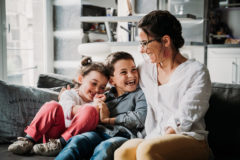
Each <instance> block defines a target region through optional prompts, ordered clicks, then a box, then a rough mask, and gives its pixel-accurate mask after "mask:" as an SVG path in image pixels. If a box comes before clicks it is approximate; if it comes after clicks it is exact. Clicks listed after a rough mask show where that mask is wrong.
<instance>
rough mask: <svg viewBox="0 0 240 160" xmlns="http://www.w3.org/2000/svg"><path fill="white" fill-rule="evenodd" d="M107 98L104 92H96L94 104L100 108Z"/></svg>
mask: <svg viewBox="0 0 240 160" xmlns="http://www.w3.org/2000/svg"><path fill="white" fill-rule="evenodd" d="M105 100H106V96H105V95H104V94H96V95H95V96H94V98H93V105H94V106H95V107H97V108H100V107H101V105H102V103H104V101H105Z"/></svg>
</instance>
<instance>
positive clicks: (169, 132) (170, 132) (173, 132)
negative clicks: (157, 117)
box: [165, 127, 176, 134]
mask: <svg viewBox="0 0 240 160" xmlns="http://www.w3.org/2000/svg"><path fill="white" fill-rule="evenodd" d="M165 134H176V132H175V130H174V129H173V128H172V127H168V128H167V129H166V131H165Z"/></svg>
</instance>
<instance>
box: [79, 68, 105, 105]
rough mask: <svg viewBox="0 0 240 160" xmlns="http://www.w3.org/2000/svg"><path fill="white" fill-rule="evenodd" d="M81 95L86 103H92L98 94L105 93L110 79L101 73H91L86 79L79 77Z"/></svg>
mask: <svg viewBox="0 0 240 160" xmlns="http://www.w3.org/2000/svg"><path fill="white" fill-rule="evenodd" d="M78 82H79V83H80V84H81V86H80V87H79V95H80V97H81V98H82V99H83V100H84V101H85V102H92V101H93V98H94V96H95V95H96V94H102V93H104V90H105V87H106V85H107V83H108V79H107V78H106V77H105V76H104V75H103V74H102V73H100V72H97V71H91V72H89V73H88V74H87V75H85V76H84V77H82V76H79V78H78Z"/></svg>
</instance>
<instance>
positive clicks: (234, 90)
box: [205, 83, 240, 159]
mask: <svg viewBox="0 0 240 160" xmlns="http://www.w3.org/2000/svg"><path fill="white" fill-rule="evenodd" d="M205 121H206V126H207V130H208V131H209V136H208V142H209V145H210V147H211V149H212V151H213V154H214V156H215V158H216V159H226V158H227V159H231V158H230V157H237V156H238V157H239V151H240V85H237V84H221V83H212V95H211V98H210V107H209V110H208V112H207V114H206V116H205Z"/></svg>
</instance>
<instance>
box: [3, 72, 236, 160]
mask: <svg viewBox="0 0 240 160" xmlns="http://www.w3.org/2000/svg"><path fill="white" fill-rule="evenodd" d="M67 84H70V85H71V86H73V84H72V81H71V79H70V78H68V77H65V76H61V75H57V74H42V75H40V77H39V80H38V84H37V88H31V87H24V86H16V85H9V84H6V83H5V82H2V81H0V126H1V127H0V159H4V160H8V159H18V160H21V159H24V160H25V159H36V160H38V159H39V160H40V159H54V157H41V156H36V155H24V156H19V155H14V154H12V153H10V152H8V151H7V147H8V145H9V143H10V142H11V141H12V140H14V139H15V138H16V137H17V136H22V135H24V132H23V130H24V127H25V126H26V125H27V124H29V123H30V122H31V120H32V118H33V117H34V115H35V114H36V112H37V111H38V109H39V108H40V107H41V105H42V104H43V103H44V102H46V101H49V100H51V99H55V100H56V99H57V95H58V91H59V90H60V89H61V88H62V87H63V86H66V85H67ZM209 103H210V108H209V110H208V112H207V114H206V116H205V120H206V125H207V130H208V131H209V137H208V141H209V145H210V147H211V149H212V151H213V154H214V159H215V160H240V154H239V151H240V149H239V148H240V125H239V122H240V85H236V84H220V83H212V95H211V98H210V102H209Z"/></svg>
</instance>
